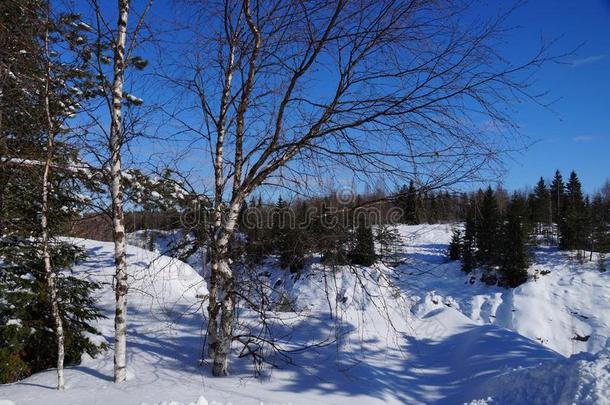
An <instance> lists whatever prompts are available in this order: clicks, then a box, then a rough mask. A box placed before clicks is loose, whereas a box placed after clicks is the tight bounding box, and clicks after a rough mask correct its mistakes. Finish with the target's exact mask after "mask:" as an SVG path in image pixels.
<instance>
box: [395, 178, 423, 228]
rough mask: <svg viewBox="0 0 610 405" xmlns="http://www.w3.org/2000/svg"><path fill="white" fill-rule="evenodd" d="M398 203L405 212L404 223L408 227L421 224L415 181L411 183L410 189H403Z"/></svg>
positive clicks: (405, 187) (404, 187) (400, 191)
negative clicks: (418, 214)
mask: <svg viewBox="0 0 610 405" xmlns="http://www.w3.org/2000/svg"><path fill="white" fill-rule="evenodd" d="M396 203H397V205H398V207H399V208H400V209H401V210H402V212H403V220H402V222H403V223H405V224H408V225H417V224H418V223H419V220H418V216H417V190H416V189H415V183H414V182H413V180H411V181H410V182H409V187H407V186H403V187H401V189H400V190H399V192H398V197H397V199H396Z"/></svg>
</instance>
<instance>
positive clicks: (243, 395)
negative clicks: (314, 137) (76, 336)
mask: <svg viewBox="0 0 610 405" xmlns="http://www.w3.org/2000/svg"><path fill="white" fill-rule="evenodd" d="M150 232H154V234H155V238H154V243H153V244H152V245H153V246H152V248H153V251H148V250H145V249H144V248H145V247H151V244H150V243H149V242H148V237H149V235H150ZM399 232H400V234H401V235H402V238H403V240H404V243H403V244H402V245H401V246H400V248H399V249H398V251H397V252H395V254H394V256H395V259H396V261H395V262H392V263H385V264H383V263H380V264H378V265H375V266H372V267H357V268H352V269H348V268H341V269H338V271H336V272H334V273H331V274H326V277H324V275H325V273H324V272H322V268H321V267H320V264H319V263H318V261H317V260H313V262H312V263H311V264H310V266H309V268H308V270H307V271H305V272H304V274H303V275H302V276H301V277H300V278H298V279H294V278H293V277H290V274H289V272H286V271H283V270H281V269H278V268H277V266H276V265H275V261H274V260H273V259H270V260H268V261H267V262H266V263H264V264H263V265H262V266H261V268H260V273H263V272H264V273H265V274H266V276H265V277H266V279H267V282H268V285H269V286H274V285H279V286H281V288H277V290H278V291H276V292H274V293H272V294H271V297H270V298H271V300H272V302H279V300H280V299H281V298H282V295H284V296H285V297H287V298H288V299H289V301H290V302H291V303H293V304H294V306H295V310H296V311H297V312H296V313H295V312H277V313H275V316H276V317H277V320H278V321H282V322H283V323H284V324H285V325H286V326H292V327H294V333H293V335H292V336H290V338H289V339H286V341H283V343H284V344H285V347H287V348H296V347H298V346H299V344H303V343H312V342H333V341H334V340H337V342H336V343H331V344H324V345H320V346H319V347H316V348H312V349H310V350H308V351H304V352H299V353H296V354H294V355H293V356H292V362H293V364H289V363H286V362H279V365H280V368H278V369H274V370H270V371H268V372H266V373H265V374H264V375H263V377H262V378H258V379H257V378H254V377H253V370H252V366H251V365H250V363H249V362H248V360H247V359H243V360H237V359H234V360H233V363H232V375H231V376H230V377H227V378H220V379H218V378H213V377H211V376H210V374H209V367H208V366H207V365H204V366H203V367H202V366H201V365H200V364H199V354H200V351H201V344H202V342H203V340H202V336H203V335H202V333H203V331H204V330H205V324H204V321H203V316H202V315H203V314H204V311H205V306H206V305H205V304H204V305H202V304H203V303H202V302H201V298H200V297H202V296H204V295H205V294H206V292H207V291H206V287H205V282H204V280H203V278H202V277H201V275H200V274H198V272H197V271H196V270H195V269H194V268H193V267H191V266H190V265H188V264H186V263H183V262H181V261H178V260H176V259H172V258H170V257H167V256H164V255H163V254H162V252H166V251H167V249H168V248H169V247H170V246H172V245H173V244H175V243H176V241H178V240H180V239H181V238H182V236H183V235H182V234H180V233H179V232H177V231H172V232H163V231H148V232H139V233H135V234H132V235H130V236H129V237H128V240H129V242H130V243H131V244H138V245H139V246H140V247H137V246H129V248H128V254H129V257H128V261H129V271H130V282H131V288H130V291H129V311H128V364H129V366H128V375H129V378H128V381H127V382H126V383H124V384H122V385H115V384H113V383H112V369H113V359H112V352H111V351H108V352H106V353H104V354H102V355H100V356H99V357H98V358H95V359H93V358H90V357H88V356H84V357H83V361H82V364H81V365H79V366H76V367H70V368H68V369H67V370H66V381H67V389H66V390H65V391H64V392H57V391H55V390H51V389H49V388H52V387H53V385H54V383H55V374H54V372H53V370H49V371H46V372H42V373H39V374H36V375H34V376H32V377H30V378H28V379H26V380H24V381H22V382H19V383H15V384H10V385H4V386H0V404H2V400H5V401H6V400H9V401H13V402H14V403H15V404H18V405H24V404H38V403H41V402H44V403H45V404H49V405H58V404H66V405H72V404H82V403H89V404H92V405H95V404H106V403H113V404H117V405H119V404H140V405H143V404H146V405H153V404H154V405H170V404H171V405H183V404H189V405H191V404H195V405H202V404H228V403H232V404H256V405H260V404H261V403H262V404H279V403H291V404H295V405H297V404H311V403H321V404H322V403H323V404H344V403H349V404H356V405H359V404H366V405H369V404H401V403H409V404H419V403H426V404H428V403H439V404H456V403H457V404H459V403H469V404H514V403H532V402H533V403H541V404H547V403H548V404H555V403H566V404H567V403H577V404H579V403H583V404H608V398H609V397H610V388H609V387H610V347H609V345H608V336H610V308H609V306H610V285H609V283H608V279H607V277H608V274H607V273H599V272H597V271H596V270H595V265H594V264H591V265H589V264H585V265H577V264H575V263H574V262H573V261H572V260H571V259H570V258H569V255H567V254H564V253H560V252H558V251H556V250H553V249H550V248H541V249H539V250H538V251H537V253H536V254H537V256H536V265H535V266H532V268H531V269H530V270H531V273H532V275H533V274H538V276H537V277H536V278H534V277H532V280H531V281H529V282H527V283H526V284H524V285H522V286H521V287H518V288H516V289H514V290H508V289H504V288H500V287H496V286H488V285H485V284H483V283H481V282H480V281H478V277H476V275H475V276H472V275H466V274H464V273H462V272H460V270H459V264H458V263H451V262H447V261H446V259H445V252H446V249H447V243H448V242H449V239H450V237H451V226H448V225H438V226H430V225H425V226H403V227H400V228H399ZM77 242H78V243H79V244H82V245H83V246H84V247H85V248H86V249H87V251H88V252H89V257H88V259H87V260H86V261H85V262H84V263H82V264H81V265H79V266H78V267H77V268H76V269H75V274H77V275H79V276H80V277H88V278H92V279H95V280H97V281H101V282H102V283H104V288H103V290H102V291H101V292H100V294H99V297H98V300H97V301H98V302H99V305H100V306H101V307H102V308H103V310H104V312H105V314H106V315H107V316H108V318H107V319H102V320H100V321H99V323H98V329H99V330H100V332H101V333H102V338H103V339H105V341H106V342H107V343H109V344H111V343H112V341H113V318H112V314H113V312H114V307H113V305H114V295H113V292H112V289H111V283H112V273H113V259H112V257H113V255H112V251H113V245H112V244H111V243H104V242H94V241H87V240H77ZM193 260H194V261H195V262H196V261H197V260H200V259H199V258H198V257H196V258H193ZM542 270H549V271H550V273H549V274H547V275H544V276H542V275H540V272H541V271H542ZM364 288H366V290H367V291H368V294H366V293H365V292H364ZM269 290H270V291H271V289H269ZM399 293H402V294H399ZM327 297H328V298H327ZM329 298H330V299H329ZM329 310H330V311H332V314H333V317H332V319H331V317H330V316H329ZM386 314H389V316H387V315H386ZM241 318H242V320H244V321H245V322H252V324H253V325H255V324H256V318H255V317H253V316H251V315H250V314H248V313H247V312H245V313H243V314H242V315H241ZM278 325H281V323H280V322H277V325H276V326H278ZM575 336H581V337H585V336H590V337H589V338H588V339H587V341H581V340H574V337H575ZM98 339H100V338H99V337H98ZM568 356H572V357H568ZM9 403H10V402H9Z"/></svg>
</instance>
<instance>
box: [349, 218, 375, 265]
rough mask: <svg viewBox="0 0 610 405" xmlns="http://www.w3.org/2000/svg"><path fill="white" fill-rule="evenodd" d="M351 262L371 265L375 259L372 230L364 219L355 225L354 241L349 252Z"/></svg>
mask: <svg viewBox="0 0 610 405" xmlns="http://www.w3.org/2000/svg"><path fill="white" fill-rule="evenodd" d="M350 260H351V262H352V264H358V265H361V266H371V265H372V264H374V263H375V262H376V261H377V255H376V254H375V242H374V239H373V231H372V229H371V227H370V226H369V225H368V224H367V223H366V221H359V223H358V225H357V227H356V234H355V243H354V245H353V247H352V249H351V252H350Z"/></svg>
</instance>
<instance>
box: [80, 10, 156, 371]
mask: <svg viewBox="0 0 610 405" xmlns="http://www.w3.org/2000/svg"><path fill="white" fill-rule="evenodd" d="M90 4H91V7H92V9H93V11H94V15H95V19H96V30H95V36H96V38H95V42H96V43H97V46H96V51H95V58H94V61H93V66H92V69H93V70H94V71H96V73H97V75H98V77H99V78H100V88H101V89H102V95H103V97H102V99H103V101H102V104H103V107H102V108H106V109H107V112H108V115H109V118H110V130H109V131H107V130H106V129H105V128H104V127H103V124H102V122H103V120H100V119H99V117H97V116H95V113H97V112H98V110H96V109H95V108H94V109H92V110H90V111H89V114H90V117H92V118H93V122H94V123H95V124H96V125H97V126H98V129H99V130H100V131H101V138H102V143H103V144H104V143H105V146H106V152H107V153H99V152H94V153H93V155H95V156H96V158H97V160H98V161H99V162H100V163H101V164H102V166H103V167H102V168H101V169H102V171H103V172H104V173H105V174H107V182H108V189H109V197H110V201H111V210H110V211H111V216H112V232H113V241H114V260H115V265H116V271H115V286H114V290H115V296H116V312H115V319H114V328H115V339H114V341H115V346H114V381H115V382H116V383H122V382H124V381H125V380H126V378H127V293H128V290H129V283H128V263H127V258H126V246H127V244H126V240H125V216H124V203H125V202H124V195H123V187H124V184H123V181H124V180H123V172H124V169H123V162H122V153H123V148H124V147H125V145H126V143H127V136H126V131H125V122H124V116H123V108H124V104H125V100H126V98H128V97H127V95H126V93H125V80H126V74H127V69H128V66H129V61H130V56H131V53H132V51H133V49H134V48H135V47H136V45H137V39H138V34H139V32H140V30H141V29H142V27H143V24H144V18H145V16H146V15H147V13H148V11H149V10H150V7H151V5H152V0H149V1H147V2H146V4H145V7H144V9H143V11H142V12H141V14H140V15H139V16H138V18H137V19H136V24H134V29H133V30H132V31H131V32H130V31H129V30H128V25H127V24H128V19H129V16H130V14H131V13H132V10H131V9H130V6H131V1H130V0H117V3H116V4H117V8H116V12H117V22H116V25H115V26H114V27H115V28H114V29H112V28H110V27H112V24H110V23H109V22H108V21H107V19H106V13H107V9H105V8H104V6H103V5H101V4H100V3H99V2H98V1H97V0H91V1H90ZM108 48H109V49H110V50H111V52H112V58H109V57H108V55H107V54H106V51H107V50H108ZM110 59H111V60H112V62H111V66H112V67H111V71H110V72H108V71H107V69H106V66H105V65H106V64H107V63H108V62H109V60H110ZM93 144H94V143H93V142H90V144H89V145H88V146H89V147H88V151H89V152H90V153H91V151H92V150H95V146H92V145H93ZM96 145H97V144H96Z"/></svg>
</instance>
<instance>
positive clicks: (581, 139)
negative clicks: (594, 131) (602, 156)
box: [572, 135, 595, 142]
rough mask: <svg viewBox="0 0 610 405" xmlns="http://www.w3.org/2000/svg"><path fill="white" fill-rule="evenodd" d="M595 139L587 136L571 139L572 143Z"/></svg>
mask: <svg viewBox="0 0 610 405" xmlns="http://www.w3.org/2000/svg"><path fill="white" fill-rule="evenodd" d="M593 139H595V137H593V136H589V135H581V136H575V137H574V138H572V140H573V141H574V142H591V141H592V140H593Z"/></svg>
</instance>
